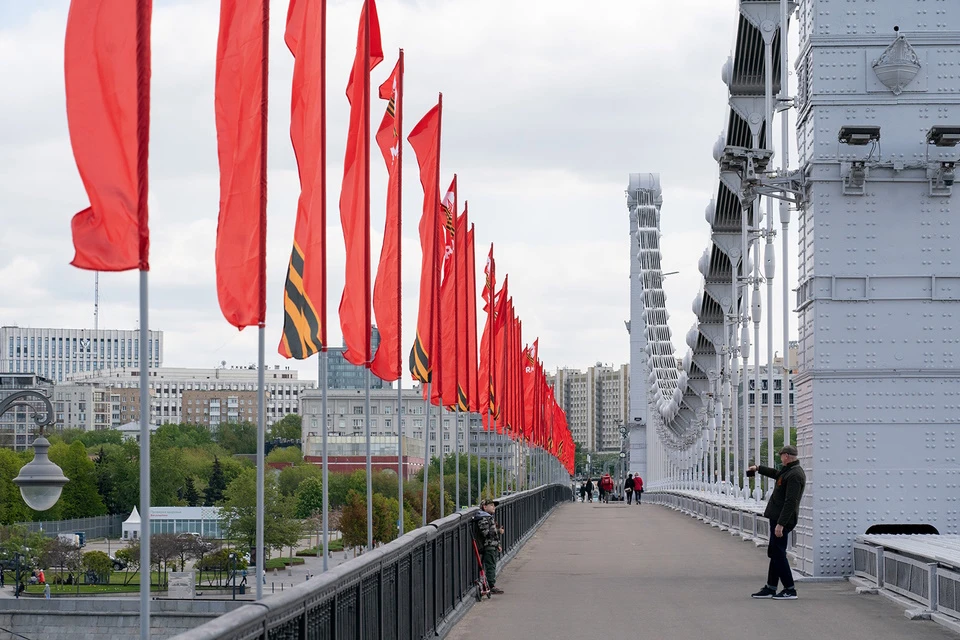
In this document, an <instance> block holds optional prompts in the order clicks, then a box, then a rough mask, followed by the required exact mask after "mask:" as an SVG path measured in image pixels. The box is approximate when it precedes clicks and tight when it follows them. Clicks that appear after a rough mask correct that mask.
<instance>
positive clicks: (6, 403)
mask: <svg viewBox="0 0 960 640" xmlns="http://www.w3.org/2000/svg"><path fill="white" fill-rule="evenodd" d="M30 400H39V401H40V402H42V403H43V406H44V410H45V411H46V415H45V416H44V417H43V418H41V417H40V412H39V411H37V408H36V407H35V406H33V405H32V404H30V402H29V401H30ZM18 404H24V405H26V406H27V407H29V408H30V411H31V412H32V413H33V421H34V422H35V423H36V424H37V426H38V427H40V431H41V433H42V432H43V428H44V427H45V426H47V425H49V424H53V420H54V415H53V405H52V404H51V403H50V398H48V397H47V396H45V395H44V394H42V393H40V392H39V391H34V390H32V389H24V390H22V391H14V392H13V393H11V394H10V395H8V396H7V397H6V398H4V399H3V400H0V416H2V415H3V414H5V413H6V412H7V411H9V410H10V409H12V408H13V407H14V406H15V405H18Z"/></svg>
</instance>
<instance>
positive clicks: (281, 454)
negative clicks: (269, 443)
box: [266, 447, 303, 464]
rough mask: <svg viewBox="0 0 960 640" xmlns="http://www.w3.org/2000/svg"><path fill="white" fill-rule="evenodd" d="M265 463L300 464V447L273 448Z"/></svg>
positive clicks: (301, 456)
mask: <svg viewBox="0 0 960 640" xmlns="http://www.w3.org/2000/svg"><path fill="white" fill-rule="evenodd" d="M266 461H267V462H288V463H290V464H301V463H302V462H303V452H302V451H300V447H275V448H274V449H273V451H271V452H270V454H269V455H268V456H267V458H266Z"/></svg>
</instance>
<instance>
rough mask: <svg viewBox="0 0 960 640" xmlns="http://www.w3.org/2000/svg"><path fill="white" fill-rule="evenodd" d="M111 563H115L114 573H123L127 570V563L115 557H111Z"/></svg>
mask: <svg viewBox="0 0 960 640" xmlns="http://www.w3.org/2000/svg"><path fill="white" fill-rule="evenodd" d="M110 561H111V562H113V570H114V571H123V570H124V569H126V568H127V563H126V562H125V561H123V560H121V559H120V558H117V557H116V556H114V555H111V556H110Z"/></svg>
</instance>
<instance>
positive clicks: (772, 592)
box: [750, 585, 777, 598]
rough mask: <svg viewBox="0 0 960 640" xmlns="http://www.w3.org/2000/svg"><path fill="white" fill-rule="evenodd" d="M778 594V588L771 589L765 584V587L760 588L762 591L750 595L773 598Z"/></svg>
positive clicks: (752, 596)
mask: <svg viewBox="0 0 960 640" xmlns="http://www.w3.org/2000/svg"><path fill="white" fill-rule="evenodd" d="M776 595H777V590H776V589H771V588H770V587H768V586H767V585H763V589H760V591H757V592H756V593H754V594H752V595H751V596H750V597H751V598H773V597H776Z"/></svg>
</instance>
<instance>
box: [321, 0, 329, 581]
mask: <svg viewBox="0 0 960 640" xmlns="http://www.w3.org/2000/svg"><path fill="white" fill-rule="evenodd" d="M324 4H326V3H324ZM324 322H326V318H324ZM321 349H322V350H321V351H320V385H321V391H320V410H321V411H322V413H323V416H322V422H321V425H320V430H321V433H322V436H321V438H320V441H321V453H320V456H321V461H320V463H321V465H323V471H322V474H323V478H322V480H321V482H322V487H321V492H322V494H323V498H322V500H323V516H322V518H323V570H324V571H326V570H327V569H328V568H329V567H328V566H327V556H328V555H330V529H329V526H330V521H329V513H330V494H329V491H328V489H327V488H328V486H329V485H328V483H327V480H328V476H329V466H328V465H327V366H328V358H329V354H328V353H327V345H322V347H321Z"/></svg>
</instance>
